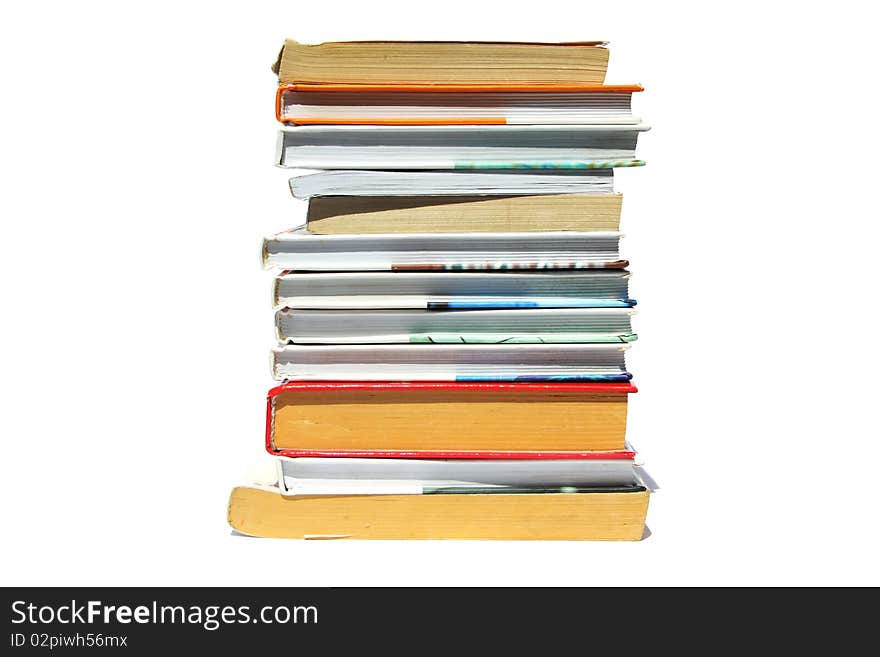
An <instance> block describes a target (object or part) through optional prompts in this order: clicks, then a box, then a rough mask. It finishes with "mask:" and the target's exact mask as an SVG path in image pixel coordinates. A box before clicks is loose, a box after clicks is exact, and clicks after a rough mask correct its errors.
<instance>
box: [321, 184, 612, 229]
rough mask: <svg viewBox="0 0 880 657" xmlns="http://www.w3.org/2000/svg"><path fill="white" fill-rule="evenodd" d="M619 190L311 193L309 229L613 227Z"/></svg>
mask: <svg viewBox="0 0 880 657" xmlns="http://www.w3.org/2000/svg"><path fill="white" fill-rule="evenodd" d="M622 199H623V196H622V195H621V194H542V195H531V196H313V197H312V198H311V199H309V211H308V224H307V228H308V230H309V232H310V233H317V234H323V235H334V234H344V233H361V234H366V233H517V232H539V231H563V230H574V231H617V230H619V229H620V209H621V204H622Z"/></svg>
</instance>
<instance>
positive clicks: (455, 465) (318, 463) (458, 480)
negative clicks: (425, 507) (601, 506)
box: [275, 452, 642, 496]
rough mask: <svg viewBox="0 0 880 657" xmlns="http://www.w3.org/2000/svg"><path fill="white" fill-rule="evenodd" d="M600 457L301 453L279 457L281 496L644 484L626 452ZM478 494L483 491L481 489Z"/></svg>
mask: <svg viewBox="0 0 880 657" xmlns="http://www.w3.org/2000/svg"><path fill="white" fill-rule="evenodd" d="M609 454H611V456H610V457H607V456H605V453H600V456H599V457H598V458H586V459H578V458H566V459H514V460H502V459H436V458H420V459H412V458H350V457H332V458H327V457H300V458H284V457H279V458H277V459H275V463H276V466H277V472H278V488H279V490H280V492H281V494H282V495H285V496H294V495H430V494H434V493H444V494H449V493H452V492H457V491H458V490H459V489H461V490H464V491H466V492H474V491H475V490H477V489H483V488H484V489H491V492H493V493H497V492H515V491H518V490H523V489H525V490H532V491H535V492H543V491H546V490H550V489H557V490H558V489H563V488H579V489H583V488H610V487H613V488H618V487H624V486H636V485H641V483H642V482H641V480H640V479H639V477H638V474H637V468H638V466H636V465H635V464H634V462H633V459H632V457H627V456H621V455H620V454H625V452H621V453H617V452H610V453H609ZM477 492H479V491H477Z"/></svg>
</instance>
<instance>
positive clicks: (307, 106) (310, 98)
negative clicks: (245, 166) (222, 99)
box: [278, 87, 639, 125]
mask: <svg viewBox="0 0 880 657" xmlns="http://www.w3.org/2000/svg"><path fill="white" fill-rule="evenodd" d="M637 89H638V88H632V87H630V88H625V89H623V88H618V89H607V90H602V91H597V90H590V91H559V90H556V91H553V90H544V91H535V90H528V91H524V90H504V89H502V90H480V91H478V92H474V91H468V92H464V91H452V90H444V91H441V92H438V91H436V90H430V91H424V90H411V89H402V90H388V89H383V90H377V89H369V90H356V91H352V90H347V89H346V90H332V91H322V90H315V89H309V90H301V89H295V88H282V89H280V90H279V98H278V109H279V118H280V119H281V120H282V121H285V122H290V123H329V124H332V123H338V122H342V121H345V122H364V123H370V122H378V123H381V122H383V121H391V122H393V121H413V122H432V123H442V122H443V121H444V120H450V119H451V120H453V121H454V122H456V123H464V122H467V121H468V120H474V121H475V122H480V121H482V122H486V121H493V122H497V123H506V124H508V125H517V124H524V125H541V124H614V123H622V124H635V123H639V119H638V118H637V117H634V116H633V115H632V92H633V91H634V90H637Z"/></svg>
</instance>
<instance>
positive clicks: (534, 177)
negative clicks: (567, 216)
mask: <svg viewBox="0 0 880 657" xmlns="http://www.w3.org/2000/svg"><path fill="white" fill-rule="evenodd" d="M289 184H290V191H291V193H292V194H293V195H294V196H295V197H296V198H301V199H313V198H315V197H337V196H362V197H370V196H377V197H383V196H385V197H387V196H395V197H400V196H403V197H410V196H416V197H423V196H450V197H455V202H459V201H461V200H462V199H460V198H458V197H461V196H464V197H468V196H470V197H474V196H481V197H482V196H486V195H495V196H512V195H538V194H611V193H613V192H614V169H611V168H604V169H603V168H593V169H583V170H579V169H564V168H563V169H533V170H498V171H348V170H339V171H322V172H320V173H310V174H307V175H304V176H294V177H293V178H291V179H290V181H289ZM363 200H364V201H367V200H368V199H363ZM400 200H401V201H406V199H400Z"/></svg>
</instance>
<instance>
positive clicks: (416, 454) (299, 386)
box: [266, 381, 638, 460]
mask: <svg viewBox="0 0 880 657" xmlns="http://www.w3.org/2000/svg"><path fill="white" fill-rule="evenodd" d="M335 390H359V391H368V390H399V391H401V392H402V393H404V394H405V391H407V390H443V391H461V392H473V391H486V392H493V391H500V390H504V391H508V392H509V391H522V392H547V393H554V392H557V393H561V392H565V393H572V392H576V393H584V394H585V395H595V394H629V393H633V392H638V388H636V387H635V386H634V385H632V384H631V383H479V382H460V383H453V382H447V381H436V382H435V381H412V382H397V381H395V382H388V381H305V382H300V381H296V382H285V383H282V384H281V385H278V386H275V387H274V388H272V389H271V390H270V391H269V394H268V397H267V402H266V451H268V452H269V453H270V454H272V455H273V456H287V457H333V456H336V457H351V458H402V459H413V458H423V459H510V460H513V459H632V458H633V457H634V456H635V452H634V451H632V450H615V451H579V452H575V451H565V452H559V451H553V452H545V451H509V452H505V451H495V450H493V451H427V450H417V451H401V450H313V449H277V448H276V447H275V445H274V444H273V442H272V429H273V427H272V422H273V412H274V407H273V402H274V399H275V397H276V396H277V395H278V394H280V393H282V392H315V391H326V392H328V393H330V392H332V391H335Z"/></svg>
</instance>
